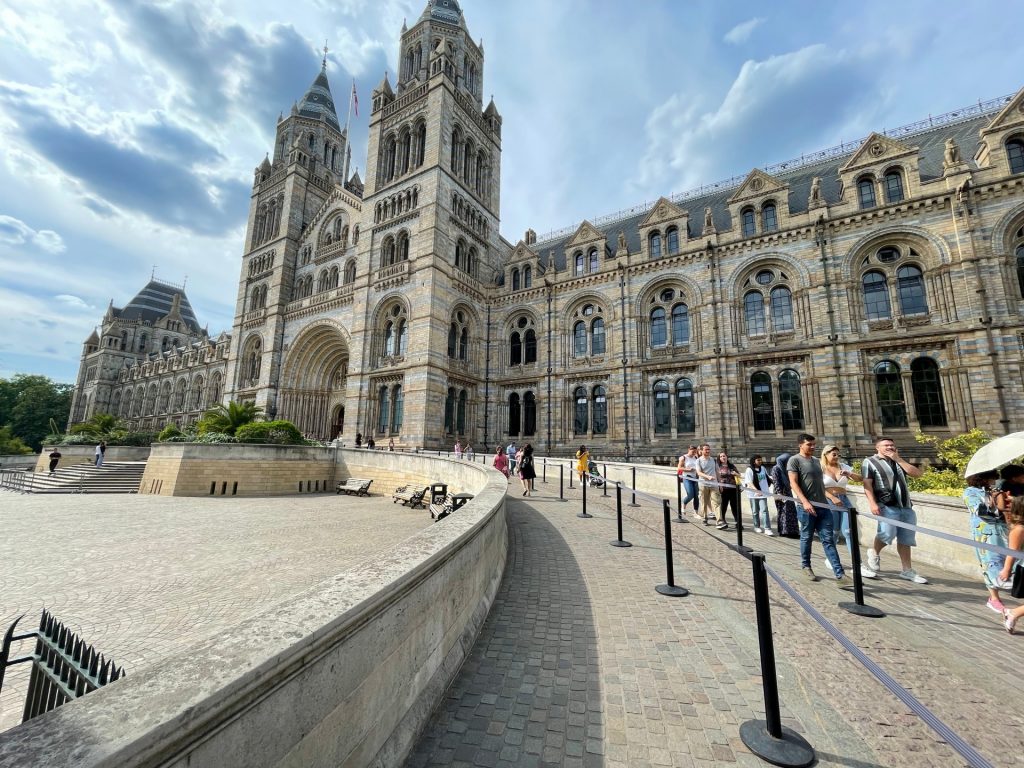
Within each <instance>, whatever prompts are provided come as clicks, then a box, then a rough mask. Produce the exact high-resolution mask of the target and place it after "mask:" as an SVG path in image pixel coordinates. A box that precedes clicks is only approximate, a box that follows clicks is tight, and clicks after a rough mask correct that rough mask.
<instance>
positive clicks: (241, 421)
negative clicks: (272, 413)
mask: <svg viewBox="0 0 1024 768" xmlns="http://www.w3.org/2000/svg"><path fill="white" fill-rule="evenodd" d="M262 415H263V409H262V408H260V407H259V406H258V405H256V404H255V403H237V402H235V401H234V400H232V401H231V402H229V403H228V404H227V405H224V404H223V403H217V405H215V406H213V408H211V409H210V410H208V411H207V412H206V413H204V414H203V418H202V419H201V420H200V421H199V423H198V425H197V430H196V431H197V432H198V433H199V434H200V435H203V434H206V433H207V432H220V433H222V434H225V435H232V436H234V434H235V431H236V430H237V429H238V428H239V427H241V426H244V425H246V424H251V423H252V422H254V421H258V420H259V419H260V417H261V416H262Z"/></svg>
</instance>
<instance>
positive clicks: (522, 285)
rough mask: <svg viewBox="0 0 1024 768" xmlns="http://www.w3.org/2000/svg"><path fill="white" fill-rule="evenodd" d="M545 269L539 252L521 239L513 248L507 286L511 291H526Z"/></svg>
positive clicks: (508, 268)
mask: <svg viewBox="0 0 1024 768" xmlns="http://www.w3.org/2000/svg"><path fill="white" fill-rule="evenodd" d="M542 271H543V270H542V269H541V268H540V260H539V258H538V256H537V252H536V251H534V250H533V249H532V248H530V247H529V245H527V243H526V241H525V240H520V241H519V243H517V244H516V247H515V248H513V249H512V255H511V257H510V258H509V260H508V267H507V268H506V279H505V288H506V289H507V290H510V291H525V290H527V289H528V288H532V287H533V285H534V280H536V279H537V278H538V277H540V273H541V272H542Z"/></svg>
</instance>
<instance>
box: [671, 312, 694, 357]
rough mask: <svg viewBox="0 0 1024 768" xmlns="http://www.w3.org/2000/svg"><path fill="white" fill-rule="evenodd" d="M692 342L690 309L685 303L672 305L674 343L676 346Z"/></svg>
mask: <svg viewBox="0 0 1024 768" xmlns="http://www.w3.org/2000/svg"><path fill="white" fill-rule="evenodd" d="M689 343H690V310H689V308H688V307H687V306H686V305H685V304H676V305H675V306H674V307H672V345H673V346H676V347H680V346H684V345H686V344H689Z"/></svg>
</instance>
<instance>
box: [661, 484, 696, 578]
mask: <svg viewBox="0 0 1024 768" xmlns="http://www.w3.org/2000/svg"><path fill="white" fill-rule="evenodd" d="M661 509H662V512H663V513H664V515H665V577H666V581H667V582H668V583H667V584H659V585H658V586H656V587H655V588H654V591H655V592H657V593H658V594H659V595H667V596H668V597H686V596H687V595H688V594H690V593H689V591H688V590H686V589H683V588H682V587H677V586H676V576H675V569H674V568H673V567H672V522H671V518H672V502H670V501H669V500H668V499H662V501H661Z"/></svg>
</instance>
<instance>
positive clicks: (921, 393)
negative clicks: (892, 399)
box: [910, 357, 947, 427]
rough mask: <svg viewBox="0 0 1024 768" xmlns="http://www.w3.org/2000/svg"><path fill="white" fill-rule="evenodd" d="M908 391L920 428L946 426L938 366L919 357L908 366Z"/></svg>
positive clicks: (925, 358)
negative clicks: (911, 395)
mask: <svg viewBox="0 0 1024 768" xmlns="http://www.w3.org/2000/svg"><path fill="white" fill-rule="evenodd" d="M910 389H911V391H912V392H913V393H914V412H915V413H916V414H917V421H918V423H919V424H920V425H921V426H922V427H945V426H947V421H946V404H945V402H944V400H943V398H942V381H941V380H940V379H939V366H938V364H937V363H936V362H935V361H934V360H932V359H931V358H930V357H919V358H917V359H916V360H914V361H913V362H912V363H911V364H910Z"/></svg>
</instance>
